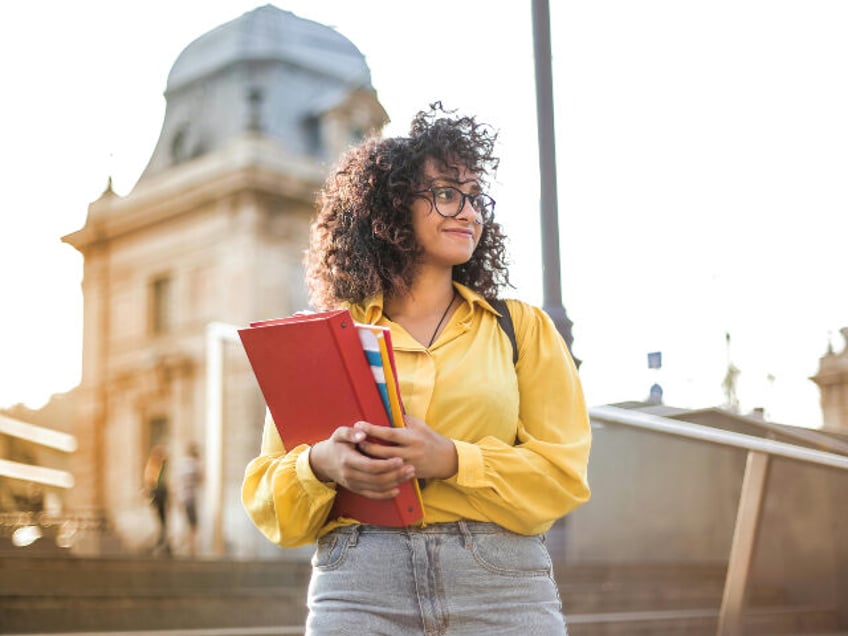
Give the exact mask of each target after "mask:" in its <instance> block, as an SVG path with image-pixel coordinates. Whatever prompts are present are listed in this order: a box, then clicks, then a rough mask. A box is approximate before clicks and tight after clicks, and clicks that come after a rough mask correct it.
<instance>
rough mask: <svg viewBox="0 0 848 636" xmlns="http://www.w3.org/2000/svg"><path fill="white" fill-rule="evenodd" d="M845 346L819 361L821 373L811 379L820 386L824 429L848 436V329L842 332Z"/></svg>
mask: <svg viewBox="0 0 848 636" xmlns="http://www.w3.org/2000/svg"><path fill="white" fill-rule="evenodd" d="M840 331H841V333H842V337H843V338H844V339H845V346H844V347H843V349H842V351H840V352H839V353H836V352H834V350H833V348H832V347H829V348H828V351H827V353H826V354H825V355H824V356H822V358H821V359H820V360H819V372H818V373H817V374H816V375H814V376H813V377H812V378H810V379H811V380H812V381H813V382H815V383H816V384H817V385H818V386H819V391H820V392H821V409H822V420H823V429H824V430H827V431H833V432H835V433H843V434H848V327H844V328H842V329H841V330H840Z"/></svg>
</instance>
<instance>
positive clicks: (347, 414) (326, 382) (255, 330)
mask: <svg viewBox="0 0 848 636" xmlns="http://www.w3.org/2000/svg"><path fill="white" fill-rule="evenodd" d="M238 333H239V337H240V338H241V342H242V345H243V346H244V350H245V353H246V354H247V357H248V360H249V361H250V365H251V367H252V368H253V372H254V375H255V376H256V380H257V383H258V384H259V388H260V390H261V391H262V395H263V397H264V398H265V403H266V404H267V406H268V410H269V411H270V412H271V416H272V417H273V418H274V423H275V424H276V426H277V431H278V432H279V434H280V438H281V439H282V441H283V445H284V446H285V448H286V449H287V450H291V449H293V448H295V447H296V446H299V445H301V444H314V443H316V442H318V441H321V440H323V439H327V438H328V437H330V435H332V433H333V431H334V430H336V428H338V427H339V426H350V425H353V424H354V423H355V422H357V421H360V420H364V421H367V422H370V423H372V424H377V425H379V426H391V417H390V415H389V412H388V410H387V409H386V408H385V406H384V404H383V401H382V399H381V397H380V392H379V390H378V388H377V384H376V382H375V379H374V375H373V374H372V371H371V367H370V364H369V361H368V358H367V357H366V355H365V351H364V349H363V347H362V343H361V341H360V338H359V334H358V330H357V327H356V323H355V322H354V321H353V318H352V316H351V314H350V311H348V310H347V309H340V310H334V311H327V312H320V313H313V314H296V315H294V316H289V317H287V318H278V319H275V320H267V321H262V322H254V323H251V324H250V326H249V328H245V329H239V330H238ZM375 441H379V440H375ZM399 489H400V493H399V494H398V495H397V496H396V497H394V498H392V499H380V500H378V499H370V498H368V497H365V496H364V495H359V494H357V493H354V492H351V491H349V490H347V489H345V488H343V487H341V486H338V487H337V493H336V498H335V502H334V504H333V508H332V510H331V512H330V517H329V518H330V519H335V518H337V517H346V518H350V519H356V520H357V521H359V522H360V523H365V524H373V525H382V526H393V527H402V526H407V525H412V524H415V523H417V522H418V521H420V520H421V518H422V517H423V506H422V503H421V496H420V492H419V490H418V487H417V483H416V482H415V480H409V481H407V482H405V483H403V484H401V485H400V486H399Z"/></svg>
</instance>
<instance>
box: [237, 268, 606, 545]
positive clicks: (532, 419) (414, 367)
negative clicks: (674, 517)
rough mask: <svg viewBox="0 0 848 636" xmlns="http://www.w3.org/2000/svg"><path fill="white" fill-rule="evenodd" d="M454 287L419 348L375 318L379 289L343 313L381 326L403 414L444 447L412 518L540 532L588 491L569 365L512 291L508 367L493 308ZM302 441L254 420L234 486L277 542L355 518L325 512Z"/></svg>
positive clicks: (585, 427) (324, 495)
mask: <svg viewBox="0 0 848 636" xmlns="http://www.w3.org/2000/svg"><path fill="white" fill-rule="evenodd" d="M454 286H455V287H456V289H457V292H458V293H459V294H460V295H461V297H462V299H463V303H462V304H461V305H460V307H459V308H458V309H457V310H456V312H455V313H454V314H453V316H452V317H451V319H450V322H449V323H448V324H447V326H446V327H445V329H444V330H443V331H442V333H441V334H440V335H439V337H438V339H437V340H436V342H434V343H433V345H432V346H431V347H430V348H429V349H428V348H426V347H425V346H424V345H422V344H421V343H419V342H418V341H417V340H415V339H414V338H413V337H412V336H410V335H409V334H408V333H407V332H406V331H405V330H404V329H403V327H401V326H400V325H397V324H395V323H393V322H390V321H389V320H388V319H386V318H385V316H383V305H382V298H381V297H377V298H374V299H372V300H371V301H369V302H367V303H366V304H364V305H361V306H360V305H355V306H351V307H350V310H351V313H352V315H353V318H354V320H356V321H358V322H364V323H369V324H382V325H386V326H389V327H390V328H391V331H392V343H393V345H394V349H395V360H396V364H397V368H398V375H399V377H400V388H401V396H402V398H403V403H404V407H405V408H406V412H407V413H408V414H409V415H412V416H414V417H417V418H419V419H422V420H424V421H425V422H426V423H427V424H428V425H429V426H430V427H431V428H433V429H434V430H436V431H438V432H439V433H441V434H442V435H444V436H446V437H448V438H450V439H451V440H453V442H454V444H455V445H456V450H457V455H458V458H459V470H458V472H457V473H456V475H454V476H453V477H451V478H449V479H445V480H430V481H429V482H428V484H427V486H426V488H424V489H423V490H422V495H423V501H424V520H423V522H424V523H425V524H428V523H437V522H448V521H458V520H460V519H469V520H474V521H491V522H494V523H497V524H499V525H501V526H503V527H504V528H507V529H508V530H511V531H513V532H517V533H520V534H538V533H542V532H545V531H547V530H548V529H549V528H550V527H551V525H553V523H554V521H556V520H557V519H558V518H560V517H562V516H563V515H565V514H567V513H568V512H570V511H571V510H573V509H574V508H576V507H577V506H579V505H581V504H583V503H585V502H586V501H588V499H589V484H588V481H587V464H588V460H589V448H590V445H591V432H590V428H589V417H588V413H587V411H586V404H585V401H584V398H583V390H582V388H581V385H580V379H579V377H578V375H577V370H576V368H575V366H574V362H573V360H572V358H571V356H570V354H569V352H568V349H567V348H566V346H565V342H564V341H563V339H562V337H561V336H560V335H559V333H558V332H557V330H556V328H555V327H554V324H553V322H552V321H551V319H550V318H549V317H548V315H547V314H546V313H545V312H543V311H542V310H541V309H539V308H537V307H533V306H531V305H528V304H526V303H524V302H521V301H518V300H508V301H507V305H508V306H509V310H510V314H511V316H512V320H513V323H514V325H515V333H516V339H517V341H518V350H519V358H518V362H517V363H516V364H515V365H513V362H512V346H511V343H510V341H509V338H508V337H507V336H506V334H505V333H504V332H503V330H502V329H501V328H500V325H498V322H497V312H496V311H495V310H494V309H493V308H492V306H491V305H489V303H488V302H486V300H485V299H484V298H483V297H482V296H480V295H479V294H477V293H475V292H473V291H472V290H470V289H468V288H467V287H465V286H463V285H460V284H458V283H454ZM308 448H309V447H308V446H306V445H302V446H298V447H296V448H293V449H291V450H290V451H288V452H286V449H285V448H284V447H283V444H282V441H281V440H280V436H279V434H278V433H277V430H276V428H275V426H274V423H273V422H272V421H271V419H270V417H268V418H266V421H265V428H264V431H263V434H262V445H261V450H260V455H259V456H258V457H256V458H255V459H254V460H252V461H251V462H250V463H249V464H248V466H247V468H246V470H245V475H244V482H243V484H242V503H243V504H244V507H245V510H246V511H247V513H248V515H249V516H250V518H251V519H252V520H253V522H254V523H255V524H256V526H257V528H259V530H260V531H261V532H262V533H263V534H264V535H265V536H266V537H268V539H270V540H271V541H273V542H274V543H278V544H280V545H283V546H287V547H293V546H298V545H303V544H306V543H312V542H314V541H315V540H316V539H317V538H318V537H320V536H321V535H323V534H325V533H326V532H329V531H330V530H332V529H333V528H335V527H338V526H340V525H345V524H351V523H355V521H354V520H351V519H343V520H335V519H327V518H326V517H327V514H328V513H329V511H330V508H331V507H332V504H333V498H334V496H335V484H325V483H322V482H321V481H319V480H318V479H317V478H316V477H315V475H314V474H313V473H312V470H311V468H310V466H309V458H308V453H307V452H306V451H307V450H308Z"/></svg>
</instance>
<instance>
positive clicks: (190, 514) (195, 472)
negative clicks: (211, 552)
mask: <svg viewBox="0 0 848 636" xmlns="http://www.w3.org/2000/svg"><path fill="white" fill-rule="evenodd" d="M174 472H175V475H174V477H175V480H176V494H177V500H178V501H179V504H180V507H181V508H182V510H183V513H184V514H185V520H186V526H187V534H186V552H187V554H188V556H191V557H194V556H196V555H197V496H198V490H199V488H200V484H201V482H202V481H203V470H202V467H201V463H200V450H199V449H198V446H197V444H196V443H195V442H189V443H188V445H187V447H186V453H185V455H184V456H183V457H181V458H180V460H179V462H177V465H176V466H175V470H174Z"/></svg>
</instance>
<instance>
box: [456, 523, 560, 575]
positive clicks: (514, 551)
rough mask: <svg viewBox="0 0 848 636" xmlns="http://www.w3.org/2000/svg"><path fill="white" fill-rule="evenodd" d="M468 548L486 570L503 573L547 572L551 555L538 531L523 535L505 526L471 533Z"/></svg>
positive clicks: (546, 573) (543, 573) (541, 573)
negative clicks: (497, 529)
mask: <svg viewBox="0 0 848 636" xmlns="http://www.w3.org/2000/svg"><path fill="white" fill-rule="evenodd" d="M470 550H471V553H472V555H473V556H474V560H475V561H476V562H477V563H478V564H480V566H481V567H483V568H484V569H485V570H487V571H488V572H491V573H492V574H500V575H503V576H539V575H549V574H550V572H551V568H552V565H551V557H550V554H549V553H548V549H547V548H546V547H545V544H544V542H543V539H542V537H541V535H532V536H525V535H520V534H514V533H512V532H509V531H507V530H504V531H503V532H494V533H473V538H472V541H471V545H470Z"/></svg>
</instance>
